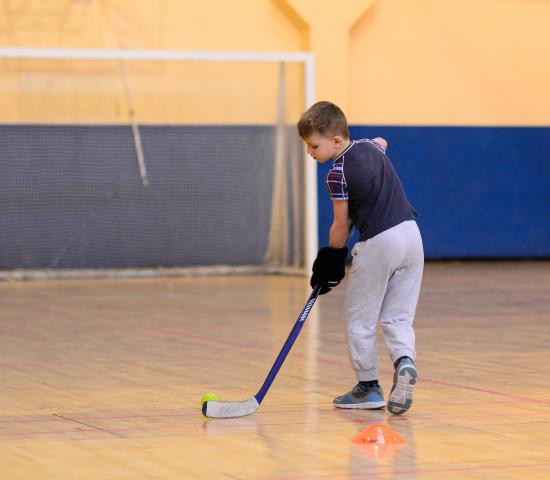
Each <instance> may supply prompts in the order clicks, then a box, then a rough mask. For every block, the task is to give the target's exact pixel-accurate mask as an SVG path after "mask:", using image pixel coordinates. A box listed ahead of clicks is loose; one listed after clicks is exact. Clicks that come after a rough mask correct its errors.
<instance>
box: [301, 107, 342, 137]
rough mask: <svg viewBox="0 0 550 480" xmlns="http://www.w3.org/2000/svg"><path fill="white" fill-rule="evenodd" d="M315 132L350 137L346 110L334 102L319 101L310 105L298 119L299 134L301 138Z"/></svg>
mask: <svg viewBox="0 0 550 480" xmlns="http://www.w3.org/2000/svg"><path fill="white" fill-rule="evenodd" d="M313 133H319V134H321V135H325V134H327V133H328V134H332V135H341V136H342V137H344V138H349V129H348V121H347V120H346V116H345V115H344V112H342V110H340V108H339V107H338V106H337V105H335V104H334V103H332V102H317V103H315V104H314V105H312V106H311V107H309V109H308V110H306V111H305V112H304V113H302V116H301V117H300V120H299V121H298V134H299V135H300V137H301V138H307V137H309V136H310V135H311V134H313Z"/></svg>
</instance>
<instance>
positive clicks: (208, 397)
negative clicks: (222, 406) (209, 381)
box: [201, 392, 219, 405]
mask: <svg viewBox="0 0 550 480" xmlns="http://www.w3.org/2000/svg"><path fill="white" fill-rule="evenodd" d="M211 400H219V399H218V396H217V395H216V394H215V393H210V392H209V393H205V394H204V395H203V396H202V398H201V405H204V404H205V403H206V402H209V401H211Z"/></svg>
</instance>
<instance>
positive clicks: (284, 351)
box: [254, 225, 353, 405]
mask: <svg viewBox="0 0 550 480" xmlns="http://www.w3.org/2000/svg"><path fill="white" fill-rule="evenodd" d="M352 233H353V228H352V227H351V225H350V229H349V233H348V237H347V239H346V243H348V241H349V239H350V238H351V234H352ZM320 292H321V285H315V287H313V290H312V292H311V295H310V296H309V298H308V299H307V302H306V304H305V306H304V308H303V310H302V311H301V312H300V315H298V319H297V320H296V323H295V324H294V327H292V330H291V331H290V334H289V335H288V338H287V339H286V342H285V343H284V345H283V348H281V351H280V352H279V355H277V358H276V359H275V363H273V366H272V367H271V370H270V371H269V373H268V374H267V377H266V379H265V381H264V383H263V385H262V386H261V388H260V390H258V393H257V394H256V395H255V396H254V398H255V399H256V401H257V402H258V405H259V404H260V403H262V400H263V399H264V397H265V395H266V393H267V391H268V390H269V387H271V384H272V383H273V380H275V377H276V376H277V373H278V372H279V370H280V368H281V367H282V365H283V362H284V361H285V359H286V357H287V355H288V352H290V349H291V348H292V345H294V342H295V341H296V338H298V335H299V334H300V330H302V327H303V326H304V322H305V320H306V318H307V316H308V315H309V312H310V311H311V309H312V308H313V305H315V302H316V301H317V298H319V293H320Z"/></svg>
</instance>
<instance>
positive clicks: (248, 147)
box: [0, 59, 304, 270]
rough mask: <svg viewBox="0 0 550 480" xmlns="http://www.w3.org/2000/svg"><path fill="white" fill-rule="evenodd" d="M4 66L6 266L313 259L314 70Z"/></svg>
mask: <svg viewBox="0 0 550 480" xmlns="http://www.w3.org/2000/svg"><path fill="white" fill-rule="evenodd" d="M1 63H2V66H3V67H4V68H2V69H1V70H2V73H0V85H2V86H3V88H2V89H1V93H0V99H1V100H2V101H4V100H5V101H6V105H7V106H8V107H7V108H6V109H5V110H4V111H3V113H0V115H1V117H0V120H1V123H0V164H1V165H2V175H1V176H0V208H1V210H2V214H1V215H0V242H1V243H2V246H3V248H2V249H0V269H3V270H11V269H111V268H155V267H193V266H211V265H234V266H242V265H270V266H271V267H273V266H281V267H286V266H289V265H291V266H294V267H297V268H301V267H303V263H304V253H303V250H304V248H303V235H302V233H301V223H303V215H304V211H303V210H304V200H303V194H302V192H303V189H302V188H301V186H302V185H303V182H304V179H303V177H304V171H303V165H302V157H303V153H302V147H301V145H300V142H299V140H298V138H297V136H296V134H295V132H294V128H292V127H291V126H289V121H288V119H289V118H296V116H297V115H298V113H297V112H299V110H300V108H301V105H303V96H302V93H301V92H302V91H303V72H301V70H300V69H301V66H298V65H295V66H294V65H293V66H289V65H286V66H284V68H282V67H281V66H280V65H277V64H275V65H270V64H261V65H255V64H250V65H248V64H246V65H240V64H239V65H237V64H232V63H231V62H219V63H218V62H215V63H206V64H201V63H193V62H189V63H187V62H155V63H153V62H139V61H137V62H131V63H130V62H128V63H127V65H124V68H122V66H121V62H117V61H85V60H78V61H75V60H72V61H67V60H44V59H39V60H14V59H10V60H3V61H2V62H1ZM282 71H284V72H285V73H284V76H283V75H282V74H281V72H282ZM281 79H283V83H281ZM282 86H284V88H282ZM140 157H141V162H142V163H143V164H141V163H140ZM274 201H275V202H276V203H277V205H275V204H274ZM281 205H282V206H283V208H282V211H280V210H281ZM277 209H279V211H278V210H277Z"/></svg>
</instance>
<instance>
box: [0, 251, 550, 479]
mask: <svg viewBox="0 0 550 480" xmlns="http://www.w3.org/2000/svg"><path fill="white" fill-rule="evenodd" d="M308 294H309V289H308V287H307V282H306V281H305V279H302V278H296V277H276V276H271V277H264V276H248V277H201V278H181V279H136V280H116V281H115V280H108V281H107V280H106V281H84V280H83V281H72V282H65V281H50V282H3V283H0V306H1V309H0V335H1V348H0V365H1V369H0V372H1V375H0V382H1V394H0V405H1V412H0V413H1V417H0V478H2V479H7V480H12V479H25V480H26V479H40V480H47V479H60V480H61V479H62V480H67V479H71V480H72V479H78V480H87V479H94V480H97V479H102V480H130V479H132V480H134V479H136V480H137V479H152V480H153V479H154V480H161V479H162V480H164V479H258V480H259V479H263V480H267V479H288V480H290V479H293V480H294V479H296V480H297V479H333V478H334V479H345V478H363V477H365V478H390V479H391V478H397V479H441V478H446V479H450V478H453V479H455V478H456V479H458V478H460V479H478V478H479V479H511V478H518V479H526V478H529V479H531V480H532V479H543V478H545V479H547V478H550V373H549V372H550V348H549V347H550V263H549V262H511V263H429V264H427V267H426V272H425V276H424V282H423V288H422V293H421V299H420V303H419V307H418V311H417V317H416V333H417V348H418V360H417V365H418V368H419V373H420V379H419V384H418V387H417V389H416V397H415V403H414V405H413V408H412V409H411V410H410V411H409V412H408V413H407V414H406V415H404V416H401V417H397V416H392V415H390V414H388V413H387V412H386V411H385V410H382V411H340V410H336V409H334V408H333V407H332V405H331V400H332V397H333V396H335V395H339V394H342V393H344V392H345V391H347V390H348V389H349V388H350V387H351V386H352V385H353V384H354V378H353V375H352V372H351V370H350V368H349V366H348V359H347V351H346V344H345V337H344V325H343V320H342V315H341V310H342V300H343V296H344V288H343V287H342V286H340V287H338V288H337V289H336V290H335V291H334V292H333V293H331V294H329V295H326V296H324V297H322V298H321V299H320V300H319V301H318V303H317V305H316V306H315V308H314V310H313V312H312V314H311V315H310V318H309V319H308V320H307V323H306V325H305V326H304V329H303V331H302V334H301V336H300V337H299V338H298V341H297V343H296V345H295V347H294V349H293V350H292V351H291V353H290V355H289V357H288V359H287V362H286V363H285V365H284V366H283V368H282V369H281V371H280V373H279V376H278V378H277V379H276V380H275V383H274V384H273V386H272V388H271V391H270V392H269V393H268V396H267V397H266V399H265V401H264V404H263V405H262V406H261V407H260V408H259V409H258V411H257V412H256V414H254V415H252V416H249V417H244V418H237V419H230V420H208V421H207V420H205V419H204V418H203V417H202V415H201V412H200V398H201V396H202V394H204V393H205V392H208V391H214V392H216V393H217V394H218V395H219V396H220V399H222V400H245V399H247V398H249V397H250V396H251V395H253V394H254V393H256V391H257V389H258V388H259V386H260V385H261V383H262V382H263V380H264V378H265V375H266V374H267V371H268V370H269V368H270V367H271V365H272V363H273V360H274V358H275V356H276V354H277V353H278V351H279V349H280V347H281V345H282V343H283V342H284V340H285V339H286V337H287V335H288V332H289V331H290V328H291V327H292V325H293V324H294V321H295V319H296V316H297V314H298V312H299V311H300V310H301V308H302V306H303V304H304V302H305V300H306V298H307V296H308ZM379 347H380V355H381V359H382V362H381V363H382V375H381V382H382V385H383V387H384V389H385V392H386V394H387V393H389V389H390V386H391V376H392V369H391V365H390V361H389V359H388V356H387V354H386V352H385V350H384V348H385V347H384V344H383V342H382V341H380V342H379ZM372 424H384V425H387V426H389V427H390V428H392V429H393V430H395V431H397V432H398V433H399V434H401V435H402V436H403V437H405V439H406V443H405V444H404V445H390V444H386V445H378V446H373V445H356V444H354V443H352V442H351V440H352V438H353V437H355V436H356V435H357V434H358V433H359V432H361V431H363V430H364V429H366V428H367V427H368V426H369V425H372Z"/></svg>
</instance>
